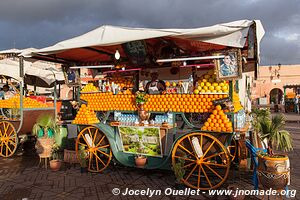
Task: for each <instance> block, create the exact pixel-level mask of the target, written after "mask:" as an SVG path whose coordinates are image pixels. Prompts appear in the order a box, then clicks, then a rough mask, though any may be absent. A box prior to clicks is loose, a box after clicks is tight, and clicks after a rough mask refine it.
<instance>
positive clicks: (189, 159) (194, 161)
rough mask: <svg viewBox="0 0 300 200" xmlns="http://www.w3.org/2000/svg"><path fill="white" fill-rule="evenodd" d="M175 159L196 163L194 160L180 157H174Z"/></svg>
mask: <svg viewBox="0 0 300 200" xmlns="http://www.w3.org/2000/svg"><path fill="white" fill-rule="evenodd" d="M174 158H178V159H182V160H188V161H192V162H195V161H196V160H193V159H189V158H184V157H180V156H174Z"/></svg>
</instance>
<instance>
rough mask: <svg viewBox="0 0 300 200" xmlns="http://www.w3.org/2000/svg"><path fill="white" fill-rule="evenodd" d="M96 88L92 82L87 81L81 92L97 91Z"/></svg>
mask: <svg viewBox="0 0 300 200" xmlns="http://www.w3.org/2000/svg"><path fill="white" fill-rule="evenodd" d="M97 91H98V88H97V87H95V86H94V85H93V83H88V84H87V85H86V86H84V87H83V88H82V90H81V92H97Z"/></svg>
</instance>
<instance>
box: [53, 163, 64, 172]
mask: <svg viewBox="0 0 300 200" xmlns="http://www.w3.org/2000/svg"><path fill="white" fill-rule="evenodd" d="M61 163H62V161H61V160H50V169H51V170H52V171H53V172H56V171H59V170H60V167H61Z"/></svg>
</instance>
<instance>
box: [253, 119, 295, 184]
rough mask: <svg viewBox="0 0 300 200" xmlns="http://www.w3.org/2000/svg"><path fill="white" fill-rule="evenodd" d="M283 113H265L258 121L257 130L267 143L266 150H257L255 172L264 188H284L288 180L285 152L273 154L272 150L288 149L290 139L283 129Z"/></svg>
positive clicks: (287, 164)
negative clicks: (274, 114)
mask: <svg viewBox="0 0 300 200" xmlns="http://www.w3.org/2000/svg"><path fill="white" fill-rule="evenodd" d="M284 124H285V119H284V117H283V115H276V116H274V117H270V115H267V116H265V117H263V118H261V119H260V120H259V121H258V130H259V133H260V137H261V139H262V141H264V140H265V141H266V143H267V146H268V147H267V152H266V153H264V152H263V151H259V152H258V168H257V174H258V179H259V181H260V183H261V184H262V185H263V186H264V188H273V189H275V190H280V189H284V188H285V186H286V185H287V184H288V182H289V173H290V163H289V158H288V156H287V155H286V154H278V153H277V154H275V153H274V150H279V151H284V152H286V151H290V150H292V149H293V147H292V139H291V136H290V134H289V132H288V131H286V130H283V128H284Z"/></svg>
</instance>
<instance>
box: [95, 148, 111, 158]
mask: <svg viewBox="0 0 300 200" xmlns="http://www.w3.org/2000/svg"><path fill="white" fill-rule="evenodd" d="M97 151H99V152H100V153H102V154H103V155H106V156H107V157H110V155H108V154H107V153H105V152H103V151H101V150H99V149H97Z"/></svg>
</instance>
